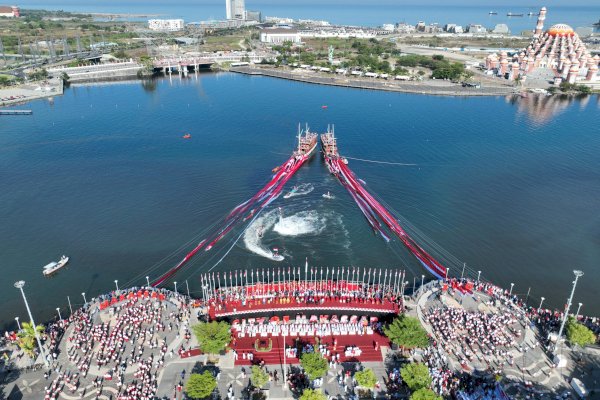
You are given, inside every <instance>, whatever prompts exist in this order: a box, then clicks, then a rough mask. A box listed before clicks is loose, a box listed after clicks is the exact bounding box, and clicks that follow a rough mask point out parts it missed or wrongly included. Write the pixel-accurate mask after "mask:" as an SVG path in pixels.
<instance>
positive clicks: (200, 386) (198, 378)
mask: <svg viewBox="0 0 600 400" xmlns="http://www.w3.org/2000/svg"><path fill="white" fill-rule="evenodd" d="M216 387H217V380H216V379H215V377H214V376H213V374H211V373H210V371H204V372H203V373H201V374H191V375H190V378H189V379H188V381H187V383H186V384H185V393H186V395H187V396H188V397H189V398H191V399H204V398H206V397H208V396H210V395H211V394H212V392H213V391H214V390H215V389H216Z"/></svg>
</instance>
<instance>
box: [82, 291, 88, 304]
mask: <svg viewBox="0 0 600 400" xmlns="http://www.w3.org/2000/svg"><path fill="white" fill-rule="evenodd" d="M81 295H82V296H83V304H84V305H85V304H87V299H86V298H85V292H83V293H81Z"/></svg>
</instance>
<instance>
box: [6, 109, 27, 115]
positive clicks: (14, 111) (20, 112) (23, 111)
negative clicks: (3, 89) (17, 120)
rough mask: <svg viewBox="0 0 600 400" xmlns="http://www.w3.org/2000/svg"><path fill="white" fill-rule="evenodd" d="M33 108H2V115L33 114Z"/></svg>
mask: <svg viewBox="0 0 600 400" xmlns="http://www.w3.org/2000/svg"><path fill="white" fill-rule="evenodd" d="M31 114H33V111H31V110H0V115H31Z"/></svg>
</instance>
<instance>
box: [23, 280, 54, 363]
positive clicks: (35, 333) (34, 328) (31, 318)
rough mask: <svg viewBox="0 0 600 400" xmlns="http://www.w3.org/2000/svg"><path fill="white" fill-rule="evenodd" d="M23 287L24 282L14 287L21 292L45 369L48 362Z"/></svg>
mask: <svg viewBox="0 0 600 400" xmlns="http://www.w3.org/2000/svg"><path fill="white" fill-rule="evenodd" d="M23 286H25V281H18V282H15V287H16V288H17V289H19V290H20V291H21V294H22V295H23V301H24V302H25V308H27V314H29V319H30V321H31V325H33V334H34V335H35V339H36V340H37V343H38V346H39V347H40V354H41V355H42V359H43V360H44V365H45V366H46V368H50V366H49V365H48V360H47V359H46V353H45V352H44V347H43V346H42V341H41V340H40V334H39V333H38V331H37V329H36V327H37V325H36V324H35V321H34V320H33V315H31V310H30V309H29V303H27V298H26V297H25V291H23Z"/></svg>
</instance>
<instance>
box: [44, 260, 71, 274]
mask: <svg viewBox="0 0 600 400" xmlns="http://www.w3.org/2000/svg"><path fill="white" fill-rule="evenodd" d="M68 262H69V257H67V256H65V255H63V256H62V257H61V258H60V260H58V262H57V261H52V262H51V263H50V264H48V265H46V266H44V269H43V270H42V273H43V274H44V276H49V275H52V274H53V273H55V272H56V271H58V270H59V269H61V268H62V267H64V266H65V265H67V263H68Z"/></svg>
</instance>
